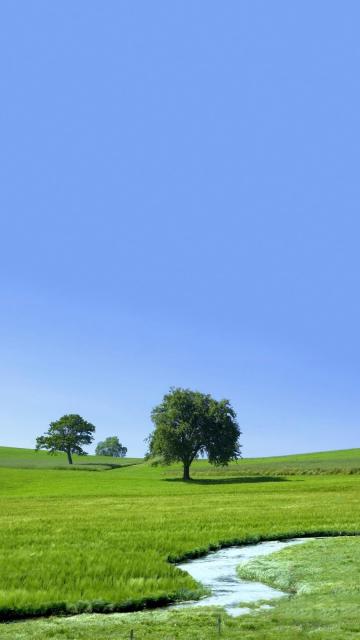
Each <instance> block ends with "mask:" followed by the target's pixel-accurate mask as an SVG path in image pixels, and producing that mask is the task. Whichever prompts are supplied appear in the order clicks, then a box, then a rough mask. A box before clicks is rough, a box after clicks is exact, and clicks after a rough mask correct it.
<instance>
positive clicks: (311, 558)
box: [1, 537, 360, 640]
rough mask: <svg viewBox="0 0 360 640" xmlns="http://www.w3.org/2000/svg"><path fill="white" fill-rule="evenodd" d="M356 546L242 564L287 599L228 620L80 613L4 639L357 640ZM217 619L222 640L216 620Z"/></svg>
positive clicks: (345, 543)
mask: <svg viewBox="0 0 360 640" xmlns="http://www.w3.org/2000/svg"><path fill="white" fill-rule="evenodd" d="M359 566H360V541H359V540H358V539H357V538H347V537H344V538H340V539H338V538H334V539H332V538H326V539H324V540H315V541H311V542H307V543H305V544H304V545H301V546H296V547H289V548H288V549H284V550H283V551H280V552H278V553H274V554H272V555H271V556H268V557H265V558H258V559H257V560H254V561H251V562H249V563H248V564H247V565H244V566H242V567H241V571H240V575H241V576H242V577H244V578H247V579H252V578H254V579H256V580H262V581H263V582H267V583H269V584H271V585H273V586H275V587H277V588H279V589H282V590H284V591H285V592H288V593H289V594H291V597H290V598H289V597H284V598H282V599H280V600H274V601H273V603H272V608H271V609H269V610H266V611H264V610H260V609H259V607H258V606H257V605H254V606H253V608H252V611H251V613H250V614H249V615H245V616H242V617H240V618H235V619H234V618H230V617H229V616H227V615H226V614H224V612H222V611H221V610H220V609H216V608H213V609H210V608H206V609H187V610H180V611H171V610H155V611H153V612H142V613H129V614H126V615H123V614H112V615H108V616H104V615H99V614H91V615H89V614H83V615H81V616H74V617H70V618H50V619H44V618H43V619H38V620H33V621H27V622H20V623H13V624H11V625H6V626H3V635H2V636H1V637H2V638H4V640H15V639H16V640H37V639H38V638H41V639H43V640H50V639H59V640H60V639H64V640H88V639H90V638H91V639H92V640H104V639H107V640H122V639H124V640H125V638H126V639H128V638H129V637H130V632H131V630H133V632H134V640H143V639H147V640H175V639H177V640H190V639H193V638H196V640H216V639H218V638H219V637H221V638H226V639H228V640H235V639H236V640H239V639H243V640H254V639H258V640H260V639H261V640H279V639H280V638H281V640H308V639H309V638H310V639H312V640H356V639H357V638H359V636H360V625H359V604H360V590H359V589H360V588H359ZM219 617H220V618H221V627H220V630H221V635H219V632H218V629H219V628H218V620H219Z"/></svg>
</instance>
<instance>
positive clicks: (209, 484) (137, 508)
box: [0, 448, 360, 640]
mask: <svg viewBox="0 0 360 640" xmlns="http://www.w3.org/2000/svg"><path fill="white" fill-rule="evenodd" d="M16 451H20V452H21V453H20V455H17V454H16ZM14 452H15V453H14ZM359 454H360V451H359V450H351V451H341V452H329V453H326V452H325V453H321V454H310V455H308V456H305V455H300V456H289V457H282V458H271V459H267V460H266V459H258V460H242V461H240V462H239V463H238V464H233V465H230V466H229V468H228V469H226V470H224V469H215V470H214V469H213V468H212V467H210V466H209V465H208V464H207V463H206V462H205V461H199V462H197V463H196V464H195V465H194V469H193V478H194V479H193V481H192V482H190V483H183V482H181V481H179V477H180V468H179V467H178V466H177V465H174V466H173V467H170V468H168V469H167V468H164V467H153V466H151V465H150V464H149V463H145V464H141V463H139V460H131V461H130V462H131V466H123V467H111V466H110V465H111V464H113V462H110V460H109V459H108V460H107V461H106V460H105V463H104V462H103V459H99V458H95V457H91V456H88V457H87V458H85V459H84V458H81V460H76V463H77V464H78V463H82V462H86V466H87V467H88V468H85V469H83V470H82V472H81V473H71V472H70V473H64V469H63V468H61V469H59V468H56V467H59V459H60V457H58V456H55V457H52V456H48V455H47V454H46V453H43V452H38V453H35V452H31V451H26V450H14V449H12V450H9V449H5V448H4V449H1V448H0V486H1V488H2V489H1V498H0V500H1V502H0V576H1V583H0V615H1V618H2V620H6V619H7V620H14V619H15V618H16V617H19V618H20V617H21V616H31V615H38V616H39V615H40V616H41V615H43V614H48V613H51V612H53V613H56V612H57V613H76V612H84V614H83V615H82V616H79V617H77V618H72V619H68V620H66V619H59V620H58V619H56V620H55V619H51V621H44V620H41V619H40V620H33V621H26V622H18V623H11V624H9V625H5V626H4V625H3V626H2V627H1V628H0V638H3V637H4V638H10V637H11V638H21V637H24V638H25V637H29V638H31V637H34V638H35V637H44V638H47V637H49V638H50V637H51V638H74V639H75V638H87V637H89V638H90V637H91V638H99V639H100V638H107V637H109V638H113V637H114V638H115V637H119V638H121V637H124V638H125V637H128V635H126V634H128V632H129V630H130V626H129V625H134V630H135V632H136V633H138V636H136V637H139V638H143V637H144V638H145V637H146V638H159V639H160V638H165V637H167V638H169V640H170V638H175V637H176V638H192V637H199V638H202V637H204V638H205V637H208V638H211V637H213V636H212V635H211V634H212V633H213V629H212V626H211V625H214V624H215V620H216V612H214V611H208V612H207V613H205V612H191V611H190V610H187V611H186V612H180V611H179V612H165V611H161V612H154V613H133V614H129V615H127V616H119V615H118V614H115V617H114V616H102V615H98V616H96V615H95V616H94V615H93V616H89V613H90V612H93V611H98V612H101V611H106V612H111V611H122V610H128V609H136V608H141V607H142V606H143V605H144V603H145V602H147V603H148V604H156V602H165V601H167V600H175V599H181V598H184V597H188V596H190V595H191V594H192V595H194V594H196V593H197V594H200V593H201V591H200V589H199V586H198V585H197V584H196V583H195V582H194V581H193V580H192V579H191V578H190V577H189V576H188V575H187V574H184V573H182V572H181V571H180V570H179V569H177V568H176V567H174V566H173V565H172V564H171V563H169V562H168V560H169V559H170V560H175V559H180V558H183V557H186V556H188V555H189V556H191V555H196V554H197V553H203V552H204V551H205V550H207V549H214V548H217V547H218V546H219V545H222V544H230V543H234V542H253V541H256V540H260V539H270V538H277V537H289V536H298V535H304V534H311V533H317V534H319V533H324V534H338V533H342V534H344V533H348V534H350V533H360V495H359V489H360V478H359V476H358V475H357V474H356V473H355V472H354V469H357V468H358V467H359V458H360V455H359ZM93 463H94V465H93ZM134 463H137V464H134ZM102 464H106V465H107V466H106V467H102V466H101V465H102ZM114 464H123V465H126V464H129V461H128V460H127V459H124V460H120V461H119V460H115V461H114ZM92 465H93V466H94V467H96V468H97V469H98V471H97V472H96V473H93V472H92V471H90V470H89V468H92ZM60 466H61V465H60ZM24 467H26V468H24ZM289 467H292V468H293V469H295V468H296V469H298V470H300V469H301V471H299V475H294V474H293V473H291V472H290V473H289V475H287V476H286V475H283V474H284V472H285V470H286V469H288V468H289ZM64 468H67V467H64ZM101 469H104V471H101ZM270 469H272V471H271V473H270ZM314 469H316V470H317V471H316V472H315V471H314ZM340 470H342V473H341V472H340ZM344 540H345V538H344ZM328 542H331V543H333V544H334V545H335V544H339V542H340V543H341V542H342V540H340V541H338V540H330V541H328ZM352 543H353V545H356V549H359V546H358V545H359V544H360V540H359V541H358V540H357V539H354V540H352ZM304 549H305V547H304ZM287 551H290V550H287ZM294 553H295V548H294ZM296 553H300V550H299V549H298V548H297V549H296ZM349 553H350V555H351V556H354V553H355V552H354V551H353V549H352V550H351V551H350V552H349ZM323 557H324V556H323V554H321V553H319V558H318V560H319V563H320V569H321V563H322V562H323ZM354 557H355V556H354ZM357 557H358V556H357ZM331 579H332V578H331ZM274 580H275V578H274ZM296 597H300V596H296ZM326 597H327V599H328V600H329V599H330V600H331V598H332V599H333V600H332V601H333V606H335V607H338V610H339V611H338V617H339V620H341V619H343V621H344V620H345V618H346V611H345V609H346V607H345V609H344V612H343V613H342V609H341V607H342V606H343V605H344V603H345V600H341V599H340V600H339V601H338V599H337V595H336V591H335V592H334V593H333V592H332V590H331V588H330V587H329V591H328V593H327V596H326ZM354 597H355V598H356V597H359V592H357V593H355V596H354ZM328 600H327V602H328ZM291 602H293V600H291ZM294 602H295V598H294ZM337 603H338V604H337ZM358 605H360V601H358ZM344 606H345V605H344ZM278 607H280V609H281V607H285V602H281V603H279V604H277V605H276V607H275V609H274V610H273V611H272V612H262V613H257V614H256V615H251V616H245V617H244V618H241V619H240V618H239V619H238V620H235V621H234V620H230V619H227V620H226V634H227V636H225V637H229V638H232V637H234V638H235V637H245V638H246V637H251V638H276V637H279V636H276V635H271V634H272V633H274V634H275V632H276V624H277V623H276V621H275V622H274V620H273V617H274V615H275V612H276V611H280V609H278ZM291 611H292V612H293V618H292V620H291V619H290V618H287V622H286V625H287V626H286V633H288V634H290V635H283V636H281V637H284V638H297V637H299V638H303V637H307V636H305V635H296V633H298V632H299V633H300V632H301V633H303V626H304V625H303V623H302V622H301V619H300V618H298V617H297V615H295V610H294V609H291ZM279 615H280V614H279ZM284 615H285V613H284ZM311 615H312V614H311ZM311 615H310V614H309V620H308V625H310V626H308V629H309V628H312V627H311V625H312V624H313V625H314V627H313V628H314V630H316V624H318V623H319V621H318V620H317V618H316V616H315V614H314V616H315V617H313V618H312V617H311ZM164 616H165V617H164ZM341 616H342V618H341ZM279 619H281V616H280V618H279ZM161 620H162V622H161ZM260 622H261V625H262V626H261V625H260ZM320 622H321V621H320ZM198 624H200V626H201V625H202V626H201V628H202V629H203V630H204V633H205V631H206V630H207V633H208V635H204V636H201V635H199V634H198V635H195V636H194V628H195V627H197V625H198ZM319 624H320V623H319ZM111 625H112V626H111ZM114 625H115V626H114ZM244 625H245V626H244ZM246 625H250V627H249V629H248V630H247V631H246ZM259 625H260V626H259ZM264 625H265V626H264ZM291 625H292V626H291ZM320 626H321V625H320ZM160 627H161V629H162V631H161V630H160ZM298 627H299V628H298ZM214 628H215V627H214ZM304 628H305V627H304ZM164 629H165V630H166V633H167V635H166V636H165V635H164V633H165V632H164ZM264 629H266V633H265V632H264ZM240 630H241V634H242V635H234V634H236V633H238V632H239V631H240ZM278 631H279V630H278V629H277V632H278ZM358 631H359V630H358ZM358 631H356V630H354V629H350V630H349V629H348V630H346V633H350V634H353V633H358ZM120 632H121V634H123V633H124V634H125V635H121V634H120ZM161 632H162V633H163V635H159V634H160V633H161ZM245 632H246V633H248V634H250V632H251V634H252V635H251V634H250V635H248V636H246V635H244V634H245ZM224 633H225V631H224ZM291 633H293V635H291ZM314 633H315V631H314ZM321 633H322V634H324V633H325V635H316V633H315V635H312V636H311V637H314V638H325V637H326V638H339V640H340V638H341V639H342V638H343V637H346V638H347V637H350V636H348V635H334V633H336V634H338V631H337V630H335V631H334V630H333V631H332V632H331V633H333V635H326V633H329V634H330V631H329V632H328V631H327V630H326V629H325V628H324V629H322V631H321ZM21 634H22V635H21ZM31 634H33V635H31ZM36 634H37V635H36ZM116 634H117V635H116ZM119 634H120V635H119ZM139 634H140V635H139ZM156 634H158V635H156ZM191 634H192V635H191ZM231 634H233V635H231ZM266 634H267V635H266ZM214 637H215V636H214ZM351 637H355V636H353V635H352V636H351Z"/></svg>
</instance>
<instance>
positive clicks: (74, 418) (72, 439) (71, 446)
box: [36, 413, 95, 464]
mask: <svg viewBox="0 0 360 640" xmlns="http://www.w3.org/2000/svg"><path fill="white" fill-rule="evenodd" d="M94 432H95V427H94V425H93V424H91V422H87V421H86V420H84V418H82V417H81V416H79V415H77V414H76V413H70V414H68V415H65V416H62V418H60V419H59V420H56V421H55V422H50V426H49V429H48V430H47V432H46V433H45V434H44V435H43V436H39V437H38V438H36V449H37V450H38V449H47V450H48V451H49V453H53V454H54V453H57V452H58V451H64V452H65V453H66V454H67V458H68V461H69V464H72V463H73V461H72V454H73V453H77V454H78V455H80V456H86V455H87V453H86V451H84V450H83V449H82V445H86V444H91V442H92V441H93V439H94V436H93V433H94Z"/></svg>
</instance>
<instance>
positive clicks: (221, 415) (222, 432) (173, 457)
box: [149, 388, 241, 480]
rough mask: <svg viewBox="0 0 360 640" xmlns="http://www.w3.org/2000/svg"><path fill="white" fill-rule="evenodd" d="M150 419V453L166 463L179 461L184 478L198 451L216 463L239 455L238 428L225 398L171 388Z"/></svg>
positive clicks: (188, 478)
mask: <svg viewBox="0 0 360 640" xmlns="http://www.w3.org/2000/svg"><path fill="white" fill-rule="evenodd" d="M151 419H152V421H153V423H154V425H155V429H154V431H153V432H152V433H151V434H150V436H149V454H150V456H161V457H162V459H163V461H164V462H165V464H170V463H171V462H182V464H183V479H184V480H190V465H191V463H192V462H193V460H195V458H197V457H198V456H199V455H207V457H208V460H209V462H210V463H212V464H215V465H226V464H228V462H229V461H230V460H235V459H237V458H238V457H239V456H240V444H239V438H240V434H241V431H240V427H239V425H238V423H237V421H236V413H235V411H234V409H233V408H232V407H231V405H230V403H229V401H228V400H219V401H217V400H214V399H213V398H212V397H211V396H210V395H205V394H203V393H199V392H198V391H191V390H190V389H180V388H172V389H170V392H169V393H168V394H166V395H165V396H164V399H163V401H162V403H161V404H159V405H158V406H156V407H155V408H154V409H153V411H152V413H151Z"/></svg>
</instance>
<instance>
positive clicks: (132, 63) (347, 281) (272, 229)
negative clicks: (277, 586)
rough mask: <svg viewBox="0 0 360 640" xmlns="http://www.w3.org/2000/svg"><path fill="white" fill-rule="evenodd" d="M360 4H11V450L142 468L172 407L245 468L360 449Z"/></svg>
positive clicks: (7, 139) (2, 410)
mask: <svg viewBox="0 0 360 640" xmlns="http://www.w3.org/2000/svg"><path fill="white" fill-rule="evenodd" d="M359 22H360V5H359V3H358V2H357V1H355V0H354V1H351V0H347V2H341V1H340V0H338V1H337V2H333V1H331V0H330V1H329V0H318V1H316V2H314V1H313V0H311V1H310V0H301V1H300V0H299V1H297V2H288V0H283V1H279V0H271V2H269V0H263V1H259V0H248V1H247V0H241V1H239V0H227V1H226V2H219V1H218V0H216V1H214V0H194V1H192V0H171V2H169V1H168V0H151V2H150V1H149V0H136V1H134V0H106V2H103V1H102V0H96V1H94V0H76V2H74V1H73V0H56V1H53V2H49V1H48V0H43V1H40V0H31V1H29V0H18V1H17V2H14V0H2V2H1V6H0V66H1V69H0V72H1V73H0V77H1V96H2V97H1V102H0V134H1V135H0V172H1V173H0V175H1V187H0V216H1V227H0V242H1V247H0V285H1V296H0V331H1V353H0V431H1V433H0V443H1V444H7V445H14V446H29V447H31V446H33V445H34V440H35V436H37V435H39V434H40V433H42V432H43V431H45V430H46V429H47V426H48V423H49V422H50V421H51V420H54V419H56V418H58V417H60V416H61V415H62V414H64V413H80V414H81V415H83V416H84V417H85V418H86V419H88V420H90V421H91V422H93V423H94V424H95V425H96V427H97V439H102V438H103V437H105V436H107V435H113V434H118V435H119V437H120V440H121V441H122V442H123V443H124V444H125V445H127V446H128V449H129V453H130V454H132V455H140V454H142V453H143V451H144V448H145V445H144V442H143V440H144V438H145V437H146V435H147V434H148V433H149V431H150V429H151V422H150V418H149V414H150V411H151V408H152V407H153V406H154V405H155V404H157V403H158V402H159V401H161V399H162V396H163V394H164V393H165V392H166V391H167V390H168V389H169V387H170V386H174V385H175V386H184V387H190V388H194V389H198V390H200V391H204V392H206V393H211V394H212V395H214V396H215V397H216V398H221V397H227V398H229V399H230V401H231V402H232V403H233V405H234V407H235V408H236V410H237V412H238V418H239V422H240V424H241V426H242V430H243V446H244V449H243V452H244V455H246V456H250V455H251V456H255V455H270V454H277V453H278V454H281V453H291V452H299V451H314V450H326V449H332V448H333V449H334V448H346V447H353V446H359V445H360V440H359V422H360V393H359V382H360V343H359V332H360V308H359V274H360V271H359V268H360V256H359V238H360V218H359V214H360V207H359V203H360V177H359V160H360V158H359V155H360V130H359V114H360V73H359V68H360V39H359Z"/></svg>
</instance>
